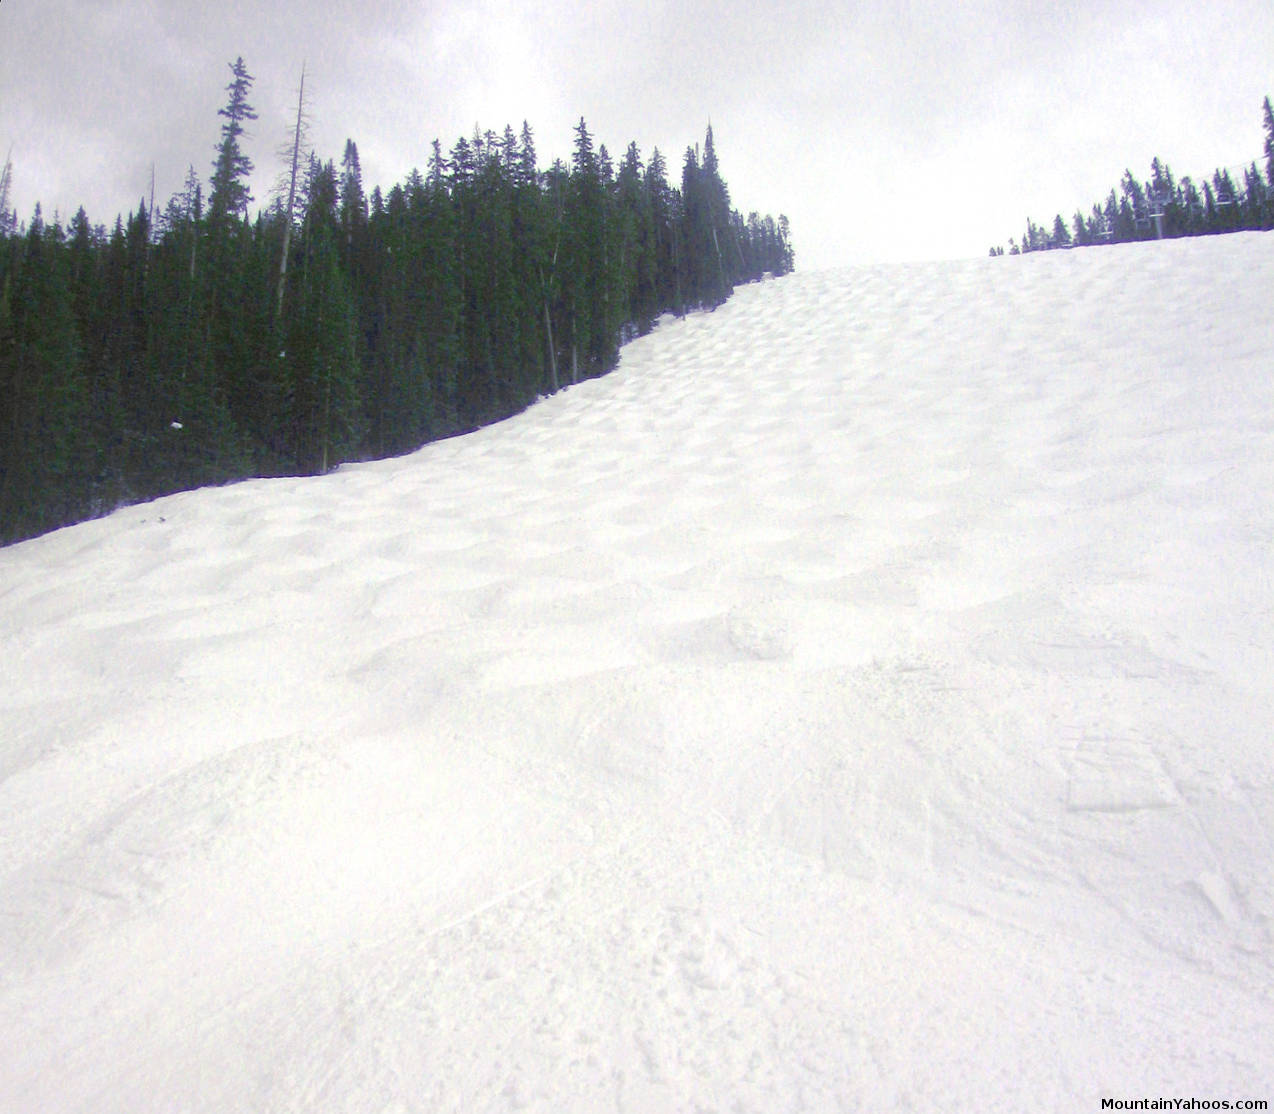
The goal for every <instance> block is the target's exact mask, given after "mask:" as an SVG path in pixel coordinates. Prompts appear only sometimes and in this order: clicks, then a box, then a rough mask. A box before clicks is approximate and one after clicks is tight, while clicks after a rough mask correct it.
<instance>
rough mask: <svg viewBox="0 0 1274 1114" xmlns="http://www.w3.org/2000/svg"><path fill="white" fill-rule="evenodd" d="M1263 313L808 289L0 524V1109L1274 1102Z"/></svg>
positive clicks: (970, 286)
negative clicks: (376, 439)
mask: <svg viewBox="0 0 1274 1114" xmlns="http://www.w3.org/2000/svg"><path fill="white" fill-rule="evenodd" d="M1272 293H1274V235H1271V234H1249V235H1236V236H1226V237H1219V238H1213V239H1199V240H1189V241H1172V242H1165V243H1161V244H1149V245H1126V246H1120V247H1110V248H1102V249H1090V250H1087V251H1075V252H1070V253H1055V254H1036V255H1030V256H1026V257H1024V258H1006V259H985V260H977V261H971V262H962V263H941V264H931V265H903V266H888V267H868V268H860V269H855V270H848V271H840V272H825V273H814V274H802V275H796V276H792V277H789V278H786V279H783V280H780V281H775V282H767V283H763V284H759V285H756V286H753V287H749V288H746V289H742V290H740V291H739V292H738V293H737V294H736V296H735V297H734V299H733V300H731V302H730V303H729V304H728V305H726V306H725V307H723V308H722V309H720V310H718V311H717V312H715V313H713V314H704V315H697V316H693V317H690V318H688V319H686V320H684V321H680V322H673V323H669V324H665V325H664V326H662V327H661V328H659V329H658V330H657V331H656V332H655V333H654V334H652V335H651V336H649V337H647V338H644V339H641V340H638V341H636V342H634V343H632V344H631V345H629V346H628V347H627V348H625V350H624V353H623V360H622V363H621V365H620V367H619V369H618V370H617V371H616V372H615V373H614V374H612V375H610V376H608V377H606V378H605V379H601V380H597V381H593V382H589V383H585V384H582V385H580V386H578V387H576V388H573V389H571V390H568V391H564V392H562V393H561V394H559V395H557V396H555V397H553V398H551V399H548V400H546V401H543V402H542V403H540V404H538V405H536V406H535V407H533V408H532V409H531V410H529V411H528V412H526V413H525V414H522V415H520V416H519V417H517V418H514V419H513V420H511V421H508V422H505V423H503V424H501V425H499V426H497V427H493V428H490V429H487V430H483V431H481V432H478V433H475V434H472V435H470V436H467V437H463V438H459V439H456V440H454V441H449V442H445V443H440V444H435V445H432V446H429V447H427V448H425V449H423V450H422V451H420V452H418V453H415V454H413V455H411V456H408V457H405V458H402V459H398V460H392V461H382V462H378V463H373V464H366V465H359V466H355V467H346V468H342V469H341V470H340V471H339V472H337V473H335V474H333V475H331V476H327V477H324V478H321V479H307V480H274V481H253V482H248V483H242V484H237V485H234V486H229V487H224V488H219V489H211V490H204V491H198V492H193V493H188V494H182V495H176V496H172V497H169V498H166V499H162V500H159V501H158V502H155V503H151V504H148V505H145V506H138V507H132V508H129V509H126V510H122V511H120V512H118V513H116V514H114V515H112V516H111V517H109V518H107V519H104V520H101V521H97V522H90V523H85V524H82V525H79V526H75V527H72V528H69V529H66V530H62V531H59V532H57V533H54V534H51V535H49V536H46V537H44V538H40V539H36V540H33V541H29V542H25V543H23V544H21V545H17V546H13V547H11V548H9V549H6V550H3V551H0V1110H3V1111H6V1112H15V1114H26V1112H40V1114H45V1112H60V1111H84V1112H89V1111H91V1112H93V1114H109V1112H114V1111H119V1112H127V1114H145V1112H164V1114H167V1112H176V1111H186V1112H218V1114H220V1112H229V1111H234V1112H238V1111H243V1112H266V1111H271V1112H272V1111H280V1112H284V1111H298V1112H299V1111H307V1112H308V1111H367V1112H371V1114H403V1112H408V1111H412V1112H435V1111H457V1112H460V1111H463V1112H466V1114H467V1112H470V1111H504V1110H515V1109H522V1110H538V1111H545V1112H549V1111H552V1112H590V1114H591V1112H595V1111H610V1110H615V1111H639V1112H645V1111H651V1112H657V1111H683V1110H684V1111H691V1110H694V1111H722V1112H725V1111H739V1112H742V1111H755V1112H764V1114H773V1112H779V1111H796V1110H811V1111H832V1110H860V1111H893V1110H917V1111H974V1110H976V1111H1000V1110H1005V1111H1007V1110H1015V1111H1027V1110H1030V1111H1077V1110H1078V1111H1096V1110H1098V1109H1100V1100H1101V1099H1102V1098H1104V1097H1109V1098H1115V1099H1119V1100H1129V1099H1136V1098H1141V1097H1147V1098H1159V1097H1185V1098H1189V1097H1194V1098H1197V1099H1210V1100H1216V1099H1227V1100H1231V1101H1233V1100H1237V1099H1243V1098H1266V1099H1271V1098H1274V1095H1272V1094H1271V1093H1270V1085H1271V1081H1274V1041H1272V1040H1271V1038H1270V1031H1271V1021H1272V1020H1274V941H1272V933H1271V929H1272V921H1271V918H1272V917H1274V873H1272V871H1271V864H1272V863H1274V747H1272V746H1271V743H1272V741H1274V696H1272V695H1271V685H1270V678H1271V677H1274V637H1271V625H1272V620H1274V588H1272V586H1271V570H1272V569H1274V560H1272V553H1271V549H1272V546H1274V499H1271V495H1270V492H1271V490H1272V489H1274V374H1272V372H1274V326H1272V324H1271V322H1272V320H1274V318H1272V317H1271V313H1270V307H1271V294H1272Z"/></svg>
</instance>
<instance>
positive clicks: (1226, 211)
mask: <svg viewBox="0 0 1274 1114" xmlns="http://www.w3.org/2000/svg"><path fill="white" fill-rule="evenodd" d="M1264 111H1265V116H1264V125H1265V158H1264V163H1265V170H1264V174H1262V172H1261V168H1260V167H1259V166H1258V165H1257V163H1256V161H1255V160H1253V161H1252V163H1251V164H1250V165H1248V166H1245V167H1238V166H1236V167H1226V168H1224V169H1218V170H1216V171H1215V172H1214V173H1213V175H1212V178H1211V180H1208V179H1204V180H1202V181H1199V182H1195V181H1194V180H1193V179H1191V178H1181V179H1176V178H1174V177H1173V174H1172V170H1171V169H1170V168H1169V167H1168V166H1167V165H1166V164H1165V163H1163V162H1162V161H1160V160H1159V159H1158V158H1156V159H1154V160H1152V162H1151V164H1150V177H1149V179H1148V180H1147V181H1146V182H1140V181H1138V180H1137V178H1136V177H1135V176H1134V175H1133V172H1132V171H1131V170H1126V171H1125V172H1124V176H1123V178H1122V179H1121V180H1120V182H1119V185H1118V186H1117V187H1116V188H1114V189H1112V190H1111V191H1110V192H1109V193H1108V194H1107V195H1106V198H1105V200H1104V201H1100V202H1096V203H1095V204H1094V205H1093V206H1092V208H1091V209H1090V210H1089V212H1088V213H1087V214H1085V213H1084V212H1083V210H1077V211H1076V213H1075V215H1074V216H1073V217H1072V218H1071V221H1070V223H1069V224H1068V223H1067V222H1066V220H1065V219H1064V218H1063V217H1062V215H1061V214H1060V213H1059V214H1057V216H1056V217H1054V218H1053V223H1052V225H1051V226H1045V225H1037V224H1036V223H1035V222H1034V221H1033V220H1027V222H1026V231H1025V232H1024V233H1023V235H1022V242H1021V243H1020V244H1019V243H1018V242H1017V241H1016V240H1010V241H1009V254H1010V255H1020V254H1022V253H1023V252H1028V251H1051V250H1053V249H1056V248H1074V247H1088V246H1091V245H1094V244H1122V243H1129V242H1131V241H1135V240H1155V239H1165V238H1176V237H1181V236H1211V235H1216V234H1218V233H1222V232H1243V231H1255V230H1262V229H1274V106H1271V104H1270V98H1269V97H1266V98H1265V104H1264ZM991 254H992V255H1003V254H1004V249H1003V248H1002V247H993V248H992V249H991Z"/></svg>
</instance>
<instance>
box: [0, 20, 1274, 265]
mask: <svg viewBox="0 0 1274 1114" xmlns="http://www.w3.org/2000/svg"><path fill="white" fill-rule="evenodd" d="M1272 41H1274V8H1271V6H1270V5H1269V4H1268V3H1267V2H1264V0H1261V2H1257V0H1231V2H1229V3H1227V4H1226V5H1224V6H1209V5H1202V6H1201V5H1198V4H1186V3H1184V2H1177V0H1162V2H1158V3H1155V2H1150V3H1131V2H1124V0H1114V2H1111V3H1096V2H1092V0H1089V2H1086V3H1078V4H1068V5H1058V4H1055V3H1043V2H1038V0H1019V2H1016V3H1006V2H1003V0H1000V2H991V0H969V2H965V3H959V2H954V0H913V2H905V0H899V2H896V3H891V4H861V3H860V4H854V3H842V4H830V5H829V4H827V3H813V2H807V0H797V2H795V3H784V4H777V3H758V2H751V3H749V2H735V3H727V2H724V0H720V2H718V0H698V2H691V3H678V4H674V3H672V2H671V0H652V2H650V3H646V4H642V5H633V4H631V3H624V4H621V3H618V2H612V0H602V2H600V3H598V2H586V0H567V2H564V3H557V4H549V5H546V4H544V3H543V2H542V0H541V2H540V3H535V4H533V3H529V2H523V0H477V2H466V0H441V2H438V3H431V4H427V5H426V4H420V3H409V2H393V3H379V4H355V3H353V2H350V0H316V2H310V3H306V2H302V0H282V2H277V0H276V2H271V3H265V2H264V0H251V2H247V0H241V2H239V3H226V4H222V5H209V4H206V3H202V2H200V3H195V2H192V0H113V2H101V3H99V2H87V0H4V3H3V4H2V5H0V147H3V148H5V149H7V147H8V146H9V144H12V146H13V157H14V187H15V201H16V203H17V204H18V206H19V209H20V214H21V215H22V216H24V217H25V216H26V215H27V214H28V213H29V208H30V206H31V205H33V204H34V202H35V201H36V200H37V199H40V200H42V201H43V203H44V207H45V209H46V211H47V212H52V211H53V210H54V209H57V210H59V211H60V212H61V213H62V214H63V215H64V216H69V215H70V213H72V212H73V211H74V209H75V208H76V207H77V206H78V205H79V204H81V203H82V204H84V205H85V206H86V207H87V208H88V210H89V213H90V216H91V217H92V218H93V219H94V220H98V221H102V222H105V223H109V222H111V221H113V219H114V216H115V213H116V212H118V211H120V210H127V209H129V208H132V207H134V206H135V205H136V203H137V199H138V198H139V197H141V196H143V195H144V194H145V192H146V191H147V190H148V189H149V180H150V169H151V165H152V163H153V164H154V166H155V174H156V183H157V194H158V196H159V198H160V200H161V201H162V200H166V198H167V197H168V196H170V195H171V194H172V193H173V192H175V191H176V190H177V189H178V188H179V187H180V185H181V181H182V179H183V178H184V176H185V173H186V167H187V165H188V164H193V165H194V167H195V170H196V171H197V172H198V173H199V174H200V175H201V176H202V177H204V178H205V180H206V178H207V175H208V173H209V170H210V165H211V161H212V157H213V149H214V146H215V143H216V140H217V135H218V127H219V123H220V121H219V119H218V117H217V115H216V112H217V108H218V107H220V105H221V104H222V103H223V101H224V86H225V84H226V82H227V80H228V77H229V71H228V69H227V63H228V62H229V61H231V60H233V58H234V57H235V56H236V55H240V54H241V55H243V57H244V59H245V61H246V62H247V64H248V67H249V69H250V71H251V72H252V73H253V74H254V75H255V76H256V78H257V82H256V86H255V88H254V94H253V103H254V105H255V107H256V108H257V111H258V113H259V119H258V121H257V122H256V125H255V128H254V131H253V135H252V137H251V139H250V142H249V144H248V153H249V154H250V156H251V157H252V158H253V159H254V160H255V161H256V162H257V164H258V174H257V179H256V181H255V182H254V192H255V193H256V194H257V197H258V200H262V199H263V197H264V195H265V193H266V191H267V190H268V186H269V183H270V181H271V180H272V179H273V177H274V175H275V173H276V171H277V169H278V167H277V166H276V165H275V156H274V149H275V147H276V146H277V145H278V144H279V143H280V142H281V141H282V140H283V139H284V137H285V136H286V133H287V127H288V121H289V118H290V115H291V113H292V111H293V105H294V100H295V92H296V84H297V81H298V79H299V76H300V70H301V64H302V61H304V62H305V64H306V67H307V70H308V74H309V76H308V78H307V85H308V88H309V90H310V93H311V97H310V100H311V112H312V116H313V137H314V140H315V143H316V146H317V149H318V150H319V152H320V154H322V155H324V156H325V157H331V158H339V157H340V154H341V151H342V149H343V145H344V140H345V138H346V137H347V136H349V137H352V138H354V139H355V140H356V141H357V142H358V144H359V148H360V152H361V154H362V157H363V163H364V170H365V174H366V176H367V178H368V179H369V182H380V183H381V184H383V185H384V186H386V187H387V186H389V185H390V184H392V183H393V182H395V181H399V180H401V179H402V177H403V176H404V175H405V174H406V173H407V171H408V170H409V169H410V168H411V167H412V166H423V165H424V163H425V161H426V160H427V158H428V153H429V145H430V142H431V141H432V140H433V139H434V138H435V137H438V138H440V139H441V140H442V142H443V144H444V146H445V147H448V148H449V147H450V146H451V145H452V143H453V142H454V141H455V139H456V138H457V136H459V135H462V134H469V133H471V132H472V130H473V128H474V127H475V126H481V127H483V128H487V127H490V128H492V129H496V130H499V129H502V128H503V126H504V125H505V124H506V123H511V124H513V125H514V126H515V127H516V126H519V125H520V124H521V121H522V120H523V119H526V120H528V121H529V122H530V124H531V126H532V128H533V129H534V131H535V133H536V137H537V143H538V147H539V153H540V156H541V160H542V161H546V160H547V159H549V158H551V157H553V156H561V157H567V156H569V152H570V145H571V138H572V134H571V129H572V127H573V125H574V123H575V122H576V121H577V120H578V118H579V117H580V116H581V115H583V116H584V117H585V118H586V119H587V120H588V122H589V126H590V128H591V130H592V131H593V133H594V135H595V136H596V137H597V138H598V139H599V140H600V141H603V142H605V143H607V144H608V146H610V147H611V148H612V151H613V153H614V154H618V153H619V152H620V150H621V149H622V147H623V145H625V144H626V143H627V142H628V141H629V140H636V141H637V142H638V144H639V145H640V147H641V149H642V151H643V153H645V154H647V155H649V153H650V150H651V148H652V147H654V146H656V145H657V146H659V147H660V148H661V150H663V152H664V154H665V156H666V157H667V159H668V161H669V163H670V166H671V167H672V168H673V170H674V173H675V172H676V171H678V170H679V167H680V160H681V153H682V151H683V150H684V149H685V147H686V146H687V145H688V144H693V143H695V142H698V141H699V140H700V139H701V138H702V134H703V129H704V125H705V124H706V123H707V121H708V120H709V118H710V119H711V120H712V123H713V125H714V129H715V131H716V136H717V141H718V147H719V150H720V153H721V158H722V165H723V169H724V171H725V173H726V177H727V179H728V181H729V184H730V187H731V192H732V195H733V198H734V201H735V203H736V205H738V206H739V207H740V208H742V209H744V210H745V211H746V210H748V209H753V208H756V209H762V210H770V211H773V212H776V213H777V212H778V211H780V210H782V211H786V212H787V213H788V214H789V215H790V216H791V218H792V221H793V226H794V229H795V235H796V244H797V249H798V263H799V264H805V265H810V264H828V263H833V262H837V261H850V260H869V259H884V258H903V257H916V256H925V255H960V254H965V255H967V254H981V253H982V252H984V251H985V250H986V247H987V246H989V244H991V243H992V242H1004V241H1006V240H1007V238H1008V237H1009V236H1011V235H1015V234H1017V233H1018V232H1019V231H1020V228H1021V226H1022V224H1023V223H1024V219H1025V217H1027V216H1028V215H1029V216H1031V217H1034V218H1035V219H1037V220H1045V219H1050V218H1051V216H1052V214H1053V213H1055V212H1057V211H1061V212H1063V213H1064V214H1067V215H1069V214H1070V213H1071V212H1073V211H1074V209H1075V208H1077V207H1081V206H1083V207H1085V208H1086V207H1087V206H1088V205H1089V204H1090V203H1091V202H1092V201H1095V200H1097V198H1098V197H1099V196H1100V195H1101V194H1102V193H1104V191H1105V190H1106V189H1108V188H1109V187H1110V186H1111V185H1113V184H1114V183H1115V182H1116V181H1117V180H1118V177H1119V175H1120V174H1121V173H1122V171H1123V169H1124V167H1125V166H1131V167H1132V168H1133V169H1134V171H1135V172H1137V173H1139V174H1144V173H1145V171H1146V166H1147V164H1148V163H1149V160H1150V158H1151V157H1152V156H1154V155H1156V154H1157V155H1160V156H1161V157H1163V158H1165V159H1166V160H1167V161H1168V162H1169V163H1170V164H1171V165H1172V167H1173V169H1174V170H1175V171H1176V172H1177V173H1178V174H1179V175H1180V174H1187V173H1188V174H1195V175H1198V174H1202V173H1206V172H1210V171H1211V169H1212V168H1213V167H1214V166H1216V165H1218V164H1226V163H1229V162H1233V161H1238V160H1250V159H1252V158H1256V157H1258V156H1259V155H1260V140H1261V129H1260V103H1261V98H1262V97H1263V96H1265V95H1266V94H1267V93H1270V92H1274V90H1272V89H1271V88H1269V85H1270V84H1271V83H1272V82H1274V75H1272V74H1271V71H1270V69H1269V64H1268V44H1269V43H1270V42H1272Z"/></svg>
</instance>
